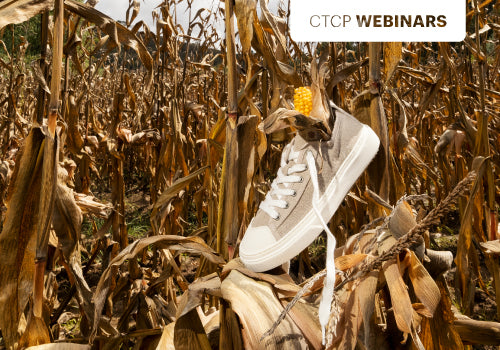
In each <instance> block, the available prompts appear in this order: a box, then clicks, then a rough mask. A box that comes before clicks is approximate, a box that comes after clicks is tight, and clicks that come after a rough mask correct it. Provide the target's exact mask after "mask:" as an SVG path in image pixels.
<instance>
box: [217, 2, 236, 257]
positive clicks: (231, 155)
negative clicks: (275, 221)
mask: <svg viewBox="0 0 500 350" xmlns="http://www.w3.org/2000/svg"><path fill="white" fill-rule="evenodd" d="M225 9H226V17H225V24H226V64H227V104H228V106H227V123H226V147H225V154H224V158H225V160H226V162H225V167H226V168H225V170H226V178H225V179H224V182H221V191H222V187H224V188H225V189H224V192H225V193H224V194H225V195H224V197H223V198H221V200H223V201H224V202H223V203H224V217H223V231H222V232H223V235H224V237H221V236H220V235H219V236H218V238H219V240H218V241H217V247H218V248H219V249H218V251H219V252H221V253H223V251H222V239H223V238H224V240H225V241H226V242H227V243H229V245H233V244H235V243H236V239H235V238H236V237H237V236H238V231H239V220H238V137H237V124H238V113H237V112H238V96H237V94H238V91H237V89H238V76H237V72H236V53H235V52H236V50H235V40H234V3H233V1H232V0H226V1H225ZM219 215H220V213H219ZM223 255H225V254H224V253H223Z"/></svg>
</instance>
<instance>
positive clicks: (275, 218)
mask: <svg viewBox="0 0 500 350" xmlns="http://www.w3.org/2000/svg"><path fill="white" fill-rule="evenodd" d="M280 218H281V216H280V214H278V215H276V217H273V219H274V220H276V221H278V220H279V219H280Z"/></svg>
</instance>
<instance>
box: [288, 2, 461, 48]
mask: <svg viewBox="0 0 500 350" xmlns="http://www.w3.org/2000/svg"><path fill="white" fill-rule="evenodd" d="M465 11H466V3H465V1H457V0H412V1H408V0H398V1H395V0H379V1H373V0H372V1H370V0H348V1H345V0H333V1H332V0H290V34H291V36H292V39H293V40H295V41H406V42H409V41H462V40H463V39H464V38H465V15H466V13H465Z"/></svg>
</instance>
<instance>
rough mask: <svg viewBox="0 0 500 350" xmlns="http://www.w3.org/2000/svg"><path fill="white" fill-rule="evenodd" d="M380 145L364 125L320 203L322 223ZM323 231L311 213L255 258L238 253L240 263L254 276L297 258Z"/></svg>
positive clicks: (335, 209)
mask: <svg viewBox="0 0 500 350" xmlns="http://www.w3.org/2000/svg"><path fill="white" fill-rule="evenodd" d="M379 145H380V141H379V138H378V137H377V135H376V134H375V132H374V131H373V130H372V129H371V128H370V127H368V126H366V125H363V128H362V129H361V132H360V135H359V140H358V142H356V144H355V146H354V147H353V149H352V151H351V153H349V155H348V156H347V157H346V160H345V161H344V162H343V163H342V165H341V166H340V168H339V170H338V171H337V173H336V174H335V176H334V178H333V180H332V182H331V183H330V184H329V185H328V187H327V188H326V190H325V193H323V195H322V196H321V197H320V199H319V202H318V209H319V210H320V211H321V214H322V216H323V218H326V220H325V221H329V219H330V218H331V217H332V216H333V214H335V212H336V211H337V209H338V207H339V206H340V204H341V203H342V201H343V200H344V198H345V196H346V195H347V193H348V192H349V190H350V189H351V187H352V186H353V185H354V183H355V182H356V180H357V179H358V178H359V176H360V175H361V174H362V173H363V171H364V170H365V169H366V167H367V166H368V164H370V162H371V160H372V159H373V157H375V155H376V154H377V151H378V148H379ZM322 231H323V226H321V223H320V221H319V219H318V217H317V215H316V213H315V212H314V211H313V210H311V211H310V212H308V213H307V214H306V215H305V216H304V218H303V219H302V220H301V221H300V222H298V223H297V225H295V227H294V228H292V229H291V230H290V232H289V233H287V234H286V235H285V236H283V237H282V238H281V239H279V240H278V241H276V242H275V243H273V244H271V245H269V246H268V247H266V248H265V249H263V250H262V251H261V252H259V253H258V254H252V255H246V254H244V252H241V251H240V257H241V260H242V261H243V263H244V264H245V265H246V267H248V268H249V269H251V270H253V271H256V272H261V271H267V270H270V269H273V268H275V267H277V266H279V265H281V264H283V263H285V262H287V261H289V260H290V259H292V258H293V257H294V256H296V255H298V254H299V253H300V252H301V251H302V250H304V249H305V248H306V247H307V246H309V245H310V244H311V243H312V242H313V241H314V240H315V239H316V237H318V236H319V234H320V233H321V232H322Z"/></svg>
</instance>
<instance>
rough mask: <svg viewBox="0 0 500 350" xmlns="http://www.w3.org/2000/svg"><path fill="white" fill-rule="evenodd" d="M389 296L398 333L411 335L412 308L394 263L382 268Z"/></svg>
mask: <svg viewBox="0 0 500 350" xmlns="http://www.w3.org/2000/svg"><path fill="white" fill-rule="evenodd" d="M382 269H383V271H384V276H385V279H386V281H387V287H389V292H390V294H391V303H392V307H393V309H394V318H395V319H396V324H397V326H398V328H399V330H400V331H402V332H404V333H408V334H411V333H412V320H413V308H412V306H411V301H410V296H409V295H408V291H407V289H406V285H405V283H404V281H403V278H402V277H401V274H400V272H399V267H398V265H397V264H396V262H395V261H387V262H385V263H384V264H383V267H382Z"/></svg>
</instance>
